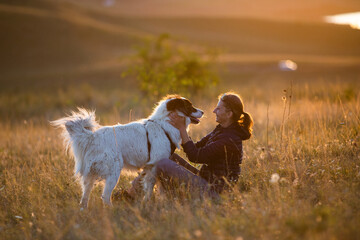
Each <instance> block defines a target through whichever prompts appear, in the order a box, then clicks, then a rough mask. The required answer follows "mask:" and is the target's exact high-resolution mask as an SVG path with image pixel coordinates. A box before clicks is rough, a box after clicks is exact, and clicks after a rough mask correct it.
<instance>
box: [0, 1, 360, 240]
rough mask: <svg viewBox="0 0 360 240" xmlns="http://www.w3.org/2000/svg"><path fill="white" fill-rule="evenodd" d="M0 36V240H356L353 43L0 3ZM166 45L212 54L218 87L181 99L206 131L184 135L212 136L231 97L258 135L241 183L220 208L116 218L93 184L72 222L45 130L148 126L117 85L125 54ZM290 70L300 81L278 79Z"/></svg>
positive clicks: (347, 32) (56, 154)
mask: <svg viewBox="0 0 360 240" xmlns="http://www.w3.org/2000/svg"><path fill="white" fill-rule="evenodd" d="M0 30H2V32H6V34H4V35H2V37H1V38H0V49H1V52H2V54H1V56H0V72H1V76H0V84H1V88H0V129H1V130H0V206H1V207H0V239H236V240H240V239H360V94H359V93H360V68H359V64H360V45H359V44H358V43H359V42H360V31H357V30H353V29H350V28H347V27H345V26H333V25H328V24H324V23H317V24H310V23H306V22H304V23H302V22H281V21H268V20H254V19H246V18H244V19H211V18H209V19H202V18H199V19H197V18H192V19H187V18H170V19H164V18H151V19H144V18H122V17H119V16H116V15H114V14H107V13H106V12H104V11H103V10H99V11H96V10H95V9H94V8H85V7H82V6H76V5H71V4H70V3H66V2H63V1H59V3H58V4H57V3H55V1H49V2H44V1H33V2H32V3H29V2H28V1H18V2H17V3H13V1H4V2H2V3H1V4H0ZM163 32H168V33H170V34H171V35H172V36H174V38H175V39H176V40H177V41H179V42H181V43H184V44H185V45H188V46H191V47H198V46H209V47H212V48H216V49H219V50H220V52H221V53H220V56H219V63H218V65H217V68H218V69H217V70H218V72H219V76H220V79H221V81H220V83H219V85H218V86H217V87H216V88H212V89H209V90H208V91H207V92H203V93H202V94H201V95H199V96H193V97H192V98H191V100H192V102H193V103H194V104H195V105H196V106H197V107H199V108H202V109H203V110H204V111H205V117H204V119H203V120H202V122H201V124H200V125H197V126H193V127H192V128H191V129H190V135H191V136H192V138H193V139H195V140H198V139H200V138H201V137H202V136H204V135H205V134H206V133H208V132H209V131H211V130H212V129H213V128H214V127H215V124H216V123H215V121H214V119H215V118H214V115H213V113H212V110H213V108H214V107H215V105H216V96H217V95H218V94H220V93H221V92H224V91H228V90H230V89H232V90H234V91H236V92H238V93H239V94H240V95H241V96H242V97H243V100H244V103H245V111H247V112H250V113H251V114H252V116H253V118H254V121H255V125H254V135H253V137H252V138H251V139H250V140H249V141H246V142H244V155H245V156H244V160H243V164H242V173H241V176H240V181H239V183H238V184H237V185H236V186H235V188H234V191H233V192H229V193H224V194H223V195H222V196H221V201H220V202H211V201H209V200H205V201H202V202H200V201H198V200H195V199H186V198H185V199H180V198H177V199H173V198H172V199H169V198H166V197H165V196H163V195H161V194H160V193H158V192H156V194H155V201H154V202H151V203H150V204H149V206H147V207H141V204H140V203H139V202H135V203H127V202H125V201H119V200H116V199H113V201H114V206H113V207H112V208H107V207H104V206H103V204H102V202H101V199H100V196H101V191H102V185H101V184H99V185H98V186H97V187H96V188H95V189H94V190H93V193H92V195H91V198H90V202H89V205H90V206H89V209H88V210H85V211H80V208H79V200H80V196H81V188H80V185H79V184H78V182H77V181H76V179H75V178H74V176H73V169H74V161H73V160H72V159H71V158H70V157H69V156H67V155H66V153H65V152H64V149H63V146H62V140H61V139H60V136H59V131H58V130H56V129H53V128H52V127H51V126H50V125H49V123H48V121H50V120H54V119H57V118H59V117H62V116H63V115H64V114H65V113H67V112H68V111H69V110H74V109H75V108H76V107H77V106H83V107H85V108H90V109H96V112H97V118H98V120H99V121H100V123H101V124H102V125H108V124H109V125H110V124H116V123H118V122H119V123H127V122H129V121H130V120H136V119H139V118H144V117H146V116H147V115H148V114H149V113H150V112H151V110H152V107H153V106H154V104H155V103H153V102H148V100H147V99H144V98H142V97H141V93H140V91H139V90H138V88H137V82H136V79H133V78H130V77H127V78H122V77H121V75H122V73H123V71H124V69H125V68H126V61H125V60H127V58H128V56H129V55H131V54H132V53H133V48H132V47H133V46H134V45H136V44H139V43H140V42H141V41H142V40H143V39H146V38H148V37H151V36H157V35H158V34H160V33H163ZM288 58H291V59H292V60H294V61H296V62H297V63H298V70H297V71H294V72H281V71H279V69H278V66H277V63H278V61H279V60H281V59H288ZM284 90H285V91H284ZM179 154H182V155H183V153H182V152H181V151H179ZM273 174H278V175H279V179H278V181H275V182H271V181H270V180H271V176H272V175H273ZM132 178H134V176H133V175H123V176H121V178H120V182H119V184H118V186H117V187H116V189H115V193H116V192H118V191H120V189H121V188H125V187H127V186H129V184H130V181H131V179H132Z"/></svg>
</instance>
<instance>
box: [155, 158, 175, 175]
mask: <svg viewBox="0 0 360 240" xmlns="http://www.w3.org/2000/svg"><path fill="white" fill-rule="evenodd" d="M173 163H174V162H173V161H171V160H170V159H168V158H163V159H161V160H160V161H158V162H157V163H156V165H155V167H156V172H157V173H160V172H166V170H167V169H168V168H169V167H170V166H171V165H172V164H173Z"/></svg>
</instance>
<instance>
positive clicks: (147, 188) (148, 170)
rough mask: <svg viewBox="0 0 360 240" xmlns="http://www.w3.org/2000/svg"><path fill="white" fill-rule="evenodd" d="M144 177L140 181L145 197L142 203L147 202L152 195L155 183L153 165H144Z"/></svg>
mask: <svg viewBox="0 0 360 240" xmlns="http://www.w3.org/2000/svg"><path fill="white" fill-rule="evenodd" d="M144 173H145V175H144V177H143V179H142V183H143V189H144V193H145V196H144V198H143V202H148V201H149V200H150V199H151V197H152V194H153V190H154V186H155V183H156V168H155V167H154V165H146V166H145V168H144Z"/></svg>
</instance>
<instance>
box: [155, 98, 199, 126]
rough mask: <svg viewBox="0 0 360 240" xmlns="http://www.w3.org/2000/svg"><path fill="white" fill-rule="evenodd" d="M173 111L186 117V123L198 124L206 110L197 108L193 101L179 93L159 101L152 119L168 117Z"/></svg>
mask: <svg viewBox="0 0 360 240" xmlns="http://www.w3.org/2000/svg"><path fill="white" fill-rule="evenodd" d="M171 112H176V113H177V114H178V115H179V116H183V117H185V119H186V125H189V124H190V123H193V124H198V123H199V122H200V120H199V119H200V118H201V117H202V116H203V114H204V112H203V111H201V110H200V109H198V108H195V107H194V106H193V105H192V103H191V102H190V101H189V100H188V99H186V98H183V97H180V96H178V95H168V96H166V97H165V98H163V100H162V101H160V102H159V104H158V105H157V107H156V108H155V110H154V112H153V114H152V115H151V116H150V119H168V115H169V113H171Z"/></svg>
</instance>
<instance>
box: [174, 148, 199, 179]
mask: <svg viewBox="0 0 360 240" xmlns="http://www.w3.org/2000/svg"><path fill="white" fill-rule="evenodd" d="M170 160H172V161H174V162H176V163H177V164H179V165H180V166H183V167H184V168H186V169H187V170H189V171H190V172H192V173H193V174H195V175H197V174H198V173H199V169H197V168H196V167H194V166H192V165H191V164H190V163H188V161H186V160H185V159H183V158H182V157H180V156H179V155H178V154H176V153H174V154H173V155H171V157H170Z"/></svg>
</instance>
